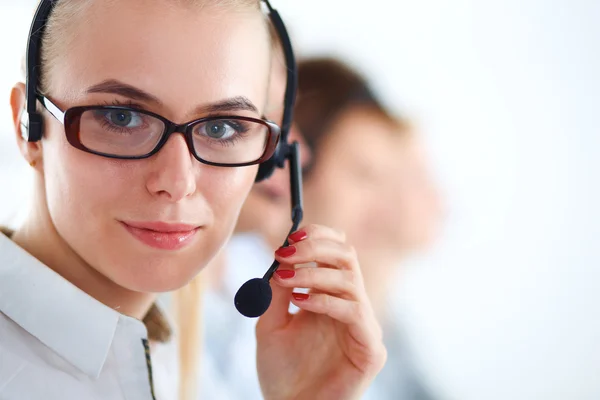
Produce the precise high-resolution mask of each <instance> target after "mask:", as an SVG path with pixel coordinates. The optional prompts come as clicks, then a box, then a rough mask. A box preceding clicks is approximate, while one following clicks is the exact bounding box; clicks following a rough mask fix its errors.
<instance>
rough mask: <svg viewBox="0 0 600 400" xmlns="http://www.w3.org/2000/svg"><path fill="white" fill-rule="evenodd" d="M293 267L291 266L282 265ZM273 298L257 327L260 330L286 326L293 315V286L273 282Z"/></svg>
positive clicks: (267, 330) (266, 330)
mask: <svg viewBox="0 0 600 400" xmlns="http://www.w3.org/2000/svg"><path fill="white" fill-rule="evenodd" d="M282 267H283V268H291V267H290V266H282ZM271 290H272V291H273V298H272V300H271V305H270V306H269V308H268V309H267V311H266V312H265V313H264V314H263V315H262V316H261V317H260V319H259V320H258V324H257V327H256V331H257V334H258V333H259V332H271V331H274V330H277V329H281V328H284V327H285V326H286V325H287V324H288V323H289V322H290V320H291V318H292V315H291V314H290V313H289V312H288V310H289V306H290V301H291V298H292V290H293V288H288V287H283V286H281V285H277V284H274V283H273V282H271Z"/></svg>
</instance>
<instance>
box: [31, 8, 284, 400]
mask: <svg viewBox="0 0 600 400" xmlns="http://www.w3.org/2000/svg"><path fill="white" fill-rule="evenodd" d="M93 1H94V0H60V1H58V3H57V4H56V6H55V7H54V9H53V10H52V13H51V15H50V17H49V18H48V21H47V23H46V30H45V32H44V36H43V38H42V43H41V50H40V51H41V72H40V87H39V88H38V89H39V91H40V92H41V93H44V94H45V93H48V92H49V91H51V79H50V77H51V76H52V65H54V64H55V63H54V62H53V60H55V59H56V58H57V57H58V56H59V55H60V53H61V51H64V49H65V48H69V47H70V46H69V45H70V43H72V41H73V40H74V39H75V35H73V34H72V33H71V32H70V31H69V27H71V26H73V21H76V20H77V18H81V16H82V15H85V10H86V9H87V8H89V6H90V5H91V4H92V2H93ZM103 1H108V0H103ZM113 1H115V0H113ZM145 1H149V0H145ZM154 1H158V0H154ZM161 1H163V2H168V3H173V4H174V5H178V6H188V7H204V6H214V7H219V8H221V9H225V10H232V11H235V10H251V9H255V10H259V9H260V0H161ZM84 22H85V21H84ZM271 36H272V35H271ZM204 287H205V282H204V279H202V278H201V277H200V276H196V277H195V278H194V279H193V280H192V281H191V282H190V283H189V284H188V285H187V286H185V287H183V288H181V289H179V290H177V291H176V292H174V293H173V314H174V316H175V324H176V331H177V333H178V349H179V371H180V379H179V381H180V382H179V386H180V389H179V393H180V395H179V398H180V400H192V399H195V398H197V392H198V388H197V386H198V385H197V381H198V379H199V376H200V374H199V369H200V352H201V347H202V346H201V343H202V335H201V329H200V328H201V322H202V321H201V320H202V315H201V309H202V306H201V305H202V295H203V292H204ZM144 323H145V324H146V327H147V328H148V337H149V338H150V339H151V340H154V341H158V342H166V341H168V340H170V339H171V336H172V332H171V330H170V328H169V324H168V323H167V321H166V320H165V318H163V317H162V315H161V313H160V311H159V309H158V308H157V307H156V306H155V305H153V306H152V308H151V309H150V310H149V311H148V314H147V315H146V317H145V318H144Z"/></svg>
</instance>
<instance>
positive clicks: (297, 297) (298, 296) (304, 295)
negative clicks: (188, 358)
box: [292, 293, 310, 301]
mask: <svg viewBox="0 0 600 400" xmlns="http://www.w3.org/2000/svg"><path fill="white" fill-rule="evenodd" d="M292 296H294V300H296V301H305V300H308V298H309V297H310V295H309V294H308V293H292Z"/></svg>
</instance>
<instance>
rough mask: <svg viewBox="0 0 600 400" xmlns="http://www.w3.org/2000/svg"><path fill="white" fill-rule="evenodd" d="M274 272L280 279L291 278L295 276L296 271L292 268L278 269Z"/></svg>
mask: <svg viewBox="0 0 600 400" xmlns="http://www.w3.org/2000/svg"><path fill="white" fill-rule="evenodd" d="M275 273H276V274H277V276H278V277H279V278H281V279H291V278H293V277H294V276H296V271H294V270H293V269H278V270H277V271H275Z"/></svg>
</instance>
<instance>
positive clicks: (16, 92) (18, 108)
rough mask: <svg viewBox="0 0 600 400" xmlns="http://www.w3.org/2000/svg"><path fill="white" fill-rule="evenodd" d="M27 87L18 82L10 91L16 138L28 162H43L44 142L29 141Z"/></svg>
mask: <svg viewBox="0 0 600 400" xmlns="http://www.w3.org/2000/svg"><path fill="white" fill-rule="evenodd" d="M26 99H27V96H26V88H25V84H24V83H17V84H16V85H15V86H14V87H13V88H12V91H11V93H10V107H11V109H12V119H13V125H14V128H15V138H16V140H17V146H19V150H20V151H21V155H22V156H23V158H24V159H25V161H27V163H28V164H34V165H35V164H41V160H42V144H41V141H38V142H29V141H28V140H27V125H28V124H29V118H28V114H27V111H26V106H27V105H26Z"/></svg>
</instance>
